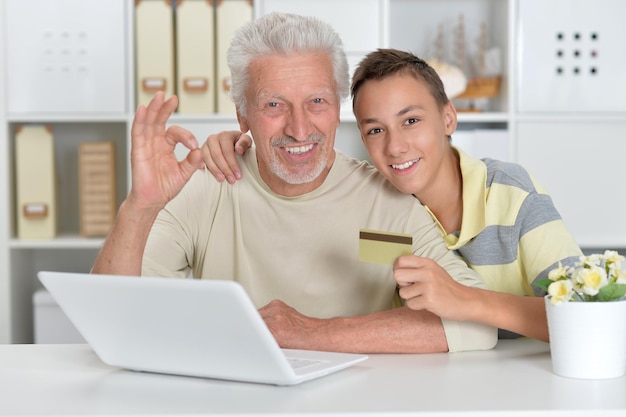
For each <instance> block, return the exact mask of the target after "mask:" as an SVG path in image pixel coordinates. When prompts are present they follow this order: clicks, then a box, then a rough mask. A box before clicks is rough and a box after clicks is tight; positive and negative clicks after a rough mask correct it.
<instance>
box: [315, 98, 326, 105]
mask: <svg viewBox="0 0 626 417" xmlns="http://www.w3.org/2000/svg"><path fill="white" fill-rule="evenodd" d="M323 102H324V99H323V98H319V97H318V98H314V99H313V103H316V104H321V103H323Z"/></svg>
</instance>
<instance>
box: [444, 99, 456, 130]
mask: <svg viewBox="0 0 626 417" xmlns="http://www.w3.org/2000/svg"><path fill="white" fill-rule="evenodd" d="M443 119H444V121H445V124H446V135H448V136H451V135H452V134H453V133H454V131H455V130H456V126H457V116H456V109H455V108H454V105H453V104H452V102H451V101H449V102H448V103H447V104H446V105H445V106H443Z"/></svg>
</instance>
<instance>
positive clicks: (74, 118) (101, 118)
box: [7, 114, 128, 123]
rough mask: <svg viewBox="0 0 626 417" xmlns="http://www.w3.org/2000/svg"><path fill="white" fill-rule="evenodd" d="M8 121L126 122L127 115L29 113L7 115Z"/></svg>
mask: <svg viewBox="0 0 626 417" xmlns="http://www.w3.org/2000/svg"><path fill="white" fill-rule="evenodd" d="M7 121H8V122H9V123H35V122H36V123H126V122H128V116H127V115H125V114H113V115H103V114H80V115H71V114H70V115H53V114H29V115H11V114H8V115H7Z"/></svg>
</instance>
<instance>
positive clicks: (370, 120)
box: [358, 104, 425, 125]
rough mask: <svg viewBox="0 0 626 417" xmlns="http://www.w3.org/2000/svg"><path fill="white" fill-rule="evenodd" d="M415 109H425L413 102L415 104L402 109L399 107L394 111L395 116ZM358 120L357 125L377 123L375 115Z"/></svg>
mask: <svg viewBox="0 0 626 417" xmlns="http://www.w3.org/2000/svg"><path fill="white" fill-rule="evenodd" d="M415 110H418V111H420V110H421V111H423V110H425V109H424V107H423V106H420V105H417V104H415V105H410V106H407V107H405V108H403V109H400V110H399V111H398V112H397V113H396V116H397V117H400V116H404V115H405V114H407V113H409V112H411V111H415ZM358 122H359V125H364V124H368V123H377V122H378V119H376V118H375V117H369V118H367V119H361V120H359V121H358Z"/></svg>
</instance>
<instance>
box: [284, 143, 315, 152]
mask: <svg viewBox="0 0 626 417" xmlns="http://www.w3.org/2000/svg"><path fill="white" fill-rule="evenodd" d="M311 149H313V144H310V145H306V146H290V147H288V148H285V150H286V151H287V152H289V153H290V154H292V155H300V154H303V153H306V152H308V151H310V150H311Z"/></svg>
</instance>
